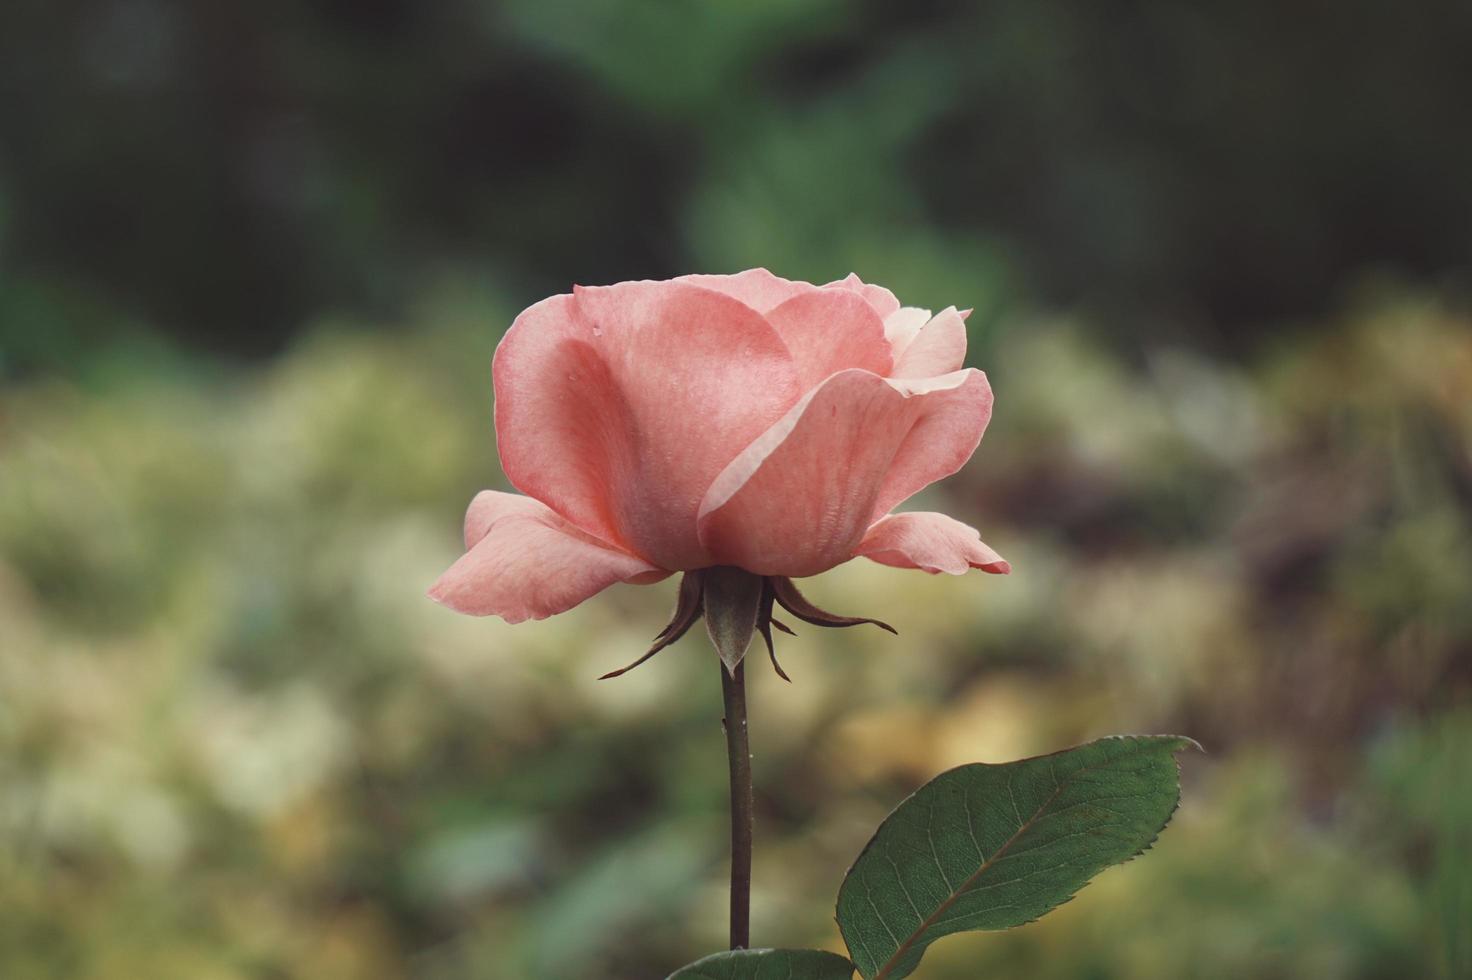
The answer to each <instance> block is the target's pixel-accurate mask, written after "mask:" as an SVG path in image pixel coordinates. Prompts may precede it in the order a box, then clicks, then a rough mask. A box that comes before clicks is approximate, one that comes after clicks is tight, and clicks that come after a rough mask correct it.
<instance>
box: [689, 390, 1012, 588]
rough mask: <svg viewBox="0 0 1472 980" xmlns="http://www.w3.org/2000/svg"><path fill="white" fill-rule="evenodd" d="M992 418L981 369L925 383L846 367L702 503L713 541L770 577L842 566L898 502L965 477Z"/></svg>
mask: <svg viewBox="0 0 1472 980" xmlns="http://www.w3.org/2000/svg"><path fill="white" fill-rule="evenodd" d="M990 414H991V389H990V388H989V387H988V386H987V383H986V376H985V375H983V374H982V373H981V372H980V371H958V372H955V373H953V374H950V375H945V376H943V377H940V378H930V379H926V380H925V381H919V382H915V381H894V380H889V379H886V378H882V377H879V376H878V375H875V374H871V373H869V372H867V371H860V370H848V371H841V372H839V373H838V374H835V375H833V376H832V377H830V378H828V379H827V380H826V381H824V382H823V384H822V385H820V386H819V387H818V388H817V389H815V390H814V391H812V392H810V393H809V394H808V395H807V396H805V397H804V398H803V400H802V401H801V402H799V403H798V404H797V405H795V406H794V407H793V408H792V409H791V410H790V411H789V412H788V413H787V414H786V415H785V416H783V418H782V420H781V421H780V422H778V423H777V424H775V425H773V426H772V427H771V428H770V429H768V430H767V431H766V432H764V433H762V435H761V437H760V438H758V439H756V440H755V441H754V442H752V444H751V445H750V446H748V447H747V448H746V449H745V450H743V451H742V452H741V454H740V455H739V456H737V457H736V458H735V459H734V460H733V461H732V462H731V464H730V465H729V466H727V467H726V468H725V469H724V470H722V471H721V474H720V475H719V476H718V477H717V478H716V479H715V481H714V482H713V483H712V484H711V487H710V490H709V491H708V492H707V493H706V495H705V499H704V501H703V502H702V503H701V506H700V537H701V541H702V542H703V543H704V544H705V546H706V548H707V549H708V550H709V552H710V553H711V555H712V556H713V557H714V558H715V560H716V561H717V562H719V563H722V564H731V565H739V566H740V567H742V568H745V569H747V570H748V571H752V572H756V573H758V574H763V575H789V576H804V575H816V574H817V573H818V572H821V571H824V570H825V569H828V568H832V567H833V566H834V565H837V564H840V563H841V562H844V561H847V560H848V559H849V558H850V557H852V555H853V552H854V548H855V547H857V546H858V544H859V541H860V540H861V539H862V538H863V536H864V532H865V531H866V530H867V529H868V528H869V526H870V525H871V524H872V523H873V522H874V521H875V519H876V518H878V517H879V516H881V515H883V514H884V513H886V512H888V511H889V510H890V508H892V507H893V506H894V505H895V504H896V503H898V502H899V499H902V497H901V498H897V499H891V498H895V495H896V494H902V495H903V497H908V496H909V495H910V494H912V493H914V492H915V491H916V490H919V489H920V488H921V487H923V486H925V485H926V484H929V483H931V482H933V481H934V480H937V479H940V478H941V477H943V476H947V475H949V474H951V473H953V472H955V471H956V470H957V469H959V468H960V466H961V464H963V463H964V462H965V461H966V459H967V457H969V456H970V455H971V453H972V451H973V450H974V449H975V448H976V444H977V442H978V441H980V439H981V433H982V431H983V430H984V429H985V428H986V423H987V419H988V418H989V416H990Z"/></svg>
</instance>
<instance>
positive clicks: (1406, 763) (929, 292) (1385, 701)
mask: <svg viewBox="0 0 1472 980" xmlns="http://www.w3.org/2000/svg"><path fill="white" fill-rule="evenodd" d="M1469 44H1472V7H1469V6H1467V5H1466V4H1464V3H1459V2H1452V0H1445V2H1442V0H1424V2H1420V3H1417V4H1412V5H1392V4H1384V3H1378V2H1370V0H1347V2H1341V3H1337V4H1332V5H1331V4H1324V3H1299V4H1283V3H1279V2H1269V0H1245V2H1237V3H1228V2H1225V0H1224V2H1219V3H1211V2H1202V3H1180V2H1178V0H1140V2H1120V3H1110V4H1094V5H1089V4H1072V3H1063V2H1059V0H991V2H984V3H961V2H947V0H911V2H907V3H903V4H899V3H885V2H881V0H869V2H862V3H847V2H842V0H711V2H694V0H633V2H613V0H588V2H579V3H573V2H569V0H446V2H441V3H415V2H413V0H354V2H349V0H320V2H305V0H299V2H290V0H276V2H263V3H256V4H231V3H190V2H186V0H78V2H75V3H62V4H58V3H55V2H50V0H6V2H5V3H4V4H3V6H0V976H3V977H5V978H8V980H52V978H55V980H63V978H66V980H70V978H86V980H124V978H126V980H136V978H140V977H148V978H165V980H169V978H183V980H246V978H251V980H277V978H282V980H285V978H298V977H301V978H313V980H324V978H326V980H330V978H339V977H340V978H368V980H372V978H401V977H415V978H421V977H422V978H429V980H441V978H443V980H461V978H467V980H468V978H477V980H487V978H489V980H523V978H534V980H541V978H550V980H644V978H651V977H660V976H664V975H665V974H666V973H668V972H669V971H670V970H672V969H673V968H675V967H676V966H678V965H680V964H682V963H684V962H686V961H688V960H690V959H693V958H695V957H696V956H698V955H701V954H704V953H707V952H711V951H714V950H716V949H719V948H721V946H722V945H723V942H724V922H725V918H724V903H725V894H724V875H725V864H724V862H725V854H724V847H725V820H726V815H725V793H726V788H725V776H724V759H723V755H722V753H723V745H722V739H721V733H720V728H719V724H718V718H719V714H720V709H719V703H720V697H719V683H718V681H717V675H716V667H715V662H714V660H713V659H712V656H711V654H710V652H709V651H708V649H706V648H705V647H704V646H703V645H702V644H701V642H699V640H698V639H697V638H695V637H693V636H692V638H690V639H687V640H686V641H683V642H682V643H680V644H679V645H678V646H676V647H675V648H673V649H672V650H670V651H667V652H666V653H664V654H662V655H661V656H660V657H659V658H658V659H657V660H656V661H654V662H652V663H651V664H649V665H647V666H645V667H642V668H640V669H639V670H638V671H635V672H634V673H633V674H631V675H629V676H627V677H624V678H622V679H620V680H618V681H615V682H605V683H599V682H596V681H595V680H594V678H595V677H596V676H597V675H598V674H600V673H602V672H603V671H605V670H608V669H610V668H612V667H615V666H619V665H621V664H623V663H625V662H626V661H627V660H629V659H631V658H632V657H633V656H634V655H636V654H637V653H639V652H640V651H642V649H643V648H644V646H645V644H646V643H647V641H648V639H649V637H650V636H651V635H652V634H653V633H654V632H655V631H656V630H657V629H658V628H659V627H660V626H661V625H662V624H663V622H664V617H665V616H666V615H667V613H668V610H669V607H670V606H671V604H672V601H673V588H674V586H673V584H672V583H669V582H667V583H664V584H662V585H659V586H655V587H651V588H644V589H639V588H632V587H619V588H616V589H614V590H611V591H610V592H608V593H606V594H604V595H603V596H600V597H598V598H597V599H596V600H594V601H591V602H589V603H587V604H586V605H584V606H582V607H580V608H578V609H576V610H574V611H573V612H571V613H569V614H567V615H564V616H561V617H558V618H556V619H554V620H550V621H547V622H545V623H541V624H526V625H522V626H518V627H507V626H505V625H504V624H501V623H500V622H499V621H480V620H471V619H467V618H461V617H458V616H455V615H453V614H451V613H449V612H447V611H445V610H443V609H440V608H439V607H437V606H435V605H433V604H432V603H430V602H429V601H428V600H426V599H425V598H424V596H423V591H424V589H425V587H426V586H427V585H428V584H429V583H430V582H431V581H432V580H433V579H434V577H435V576H436V575H437V574H438V572H439V571H440V570H441V569H442V568H443V567H445V566H446V565H447V564H448V563H449V562H450V561H451V560H452V559H453V558H454V557H455V555H456V554H457V552H458V550H459V540H458V538H459V521H460V516H461V512H462V508H463V506H464V505H465V503H466V502H467V501H468V500H469V498H470V497H471V495H472V494H473V493H474V492H475V491H476V490H478V489H481V488H483V487H504V486H505V483H504V477H503V476H502V474H501V473H500V472H499V471H498V469H497V466H496V456H495V447H494V442H493V438H492V433H491V427H490V419H491V400H490V385H489V372H488V366H489V358H490V354H491V351H492V349H493V348H494V345H495V344H496V342H497V340H498V338H499V336H500V334H501V332H502V331H503V330H504V329H505V328H506V326H507V325H508V324H509V323H510V322H511V320H512V318H513V317H514V315H515V314H516V312H517V311H518V310H520V309H521V308H522V307H524V306H526V305H528V304H529V303H531V302H533V301H535V300H536V299H539V298H541V297H542V296H544V295H547V294H549V293H553V292H561V291H565V290H566V289H567V288H568V287H569V286H570V285H571V284H572V283H574V282H581V283H602V282H610V281H614V280H618V279H622V278H641V277H664V276H668V275H674V274H679V273H682V272H688V271H736V270H739V269H742V268H745V267H748V266H753V265H766V266H768V267H770V268H772V269H774V270H775V271H777V272H779V273H781V274H784V275H787V276H789V277H793V278H807V279H813V280H816V281H826V280H829V279H833V278H837V277H840V276H842V275H844V274H846V273H848V272H849V271H857V272H858V273H859V274H860V275H862V276H864V277H865V278H867V279H870V280H874V281H879V282H882V283H885V284H887V285H890V286H891V287H893V288H894V289H895V290H896V292H898V293H899V295H900V297H901V298H902V299H903V300H904V301H905V302H907V303H909V304H912V305H919V306H926V307H932V308H940V307H943V306H946V305H949V304H955V305H957V306H961V307H967V306H971V307H975V308H976V310H977V313H976V314H975V315H974V316H973V317H972V318H971V320H970V322H969V327H970V328H971V357H970V362H971V363H972V364H974V365H976V366H979V367H983V368H985V369H986V370H987V371H988V372H989V374H990V376H991V378H992V381H993V385H994V387H995V389H996V392H997V411H996V416H995V420H994V422H993V425H992V429H991V431H990V432H989V433H988V435H987V437H986V439H985V441H984V442H983V444H982V446H981V449H980V451H979V452H978V454H977V456H976V457H975V459H974V460H973V462H972V463H971V464H970V465H969V466H968V467H967V469H966V470H965V471H964V472H963V473H962V474H960V475H958V476H957V477H955V478H953V479H951V480H949V481H947V482H946V483H945V484H943V485H942V486H940V487H937V488H934V489H933V490H932V491H929V492H928V494H927V496H926V497H925V498H924V499H921V500H919V501H917V503H918V504H920V505H922V506H929V505H935V506H939V507H941V508H943V509H945V510H947V511H949V512H950V513H953V514H956V515H957V516H960V517H962V518H963V519H966V520H968V521H969V522H971V523H973V524H975V525H977V526H978V527H980V528H981V529H982V531H983V534H984V536H985V537H986V539H987V540H988V541H989V542H991V543H992V544H994V545H995V546H996V547H997V548H998V549H999V550H1001V551H1002V553H1003V554H1005V555H1006V556H1007V557H1008V558H1010V559H1011V561H1012V562H1013V564H1014V567H1015V571H1014V573H1013V574H1012V575H1011V576H1009V577H1006V578H997V577H988V576H982V575H980V574H973V575H971V576H968V577H965V578H962V579H951V578H949V577H938V578H931V577H928V576H925V575H922V574H919V573H915V572H900V571H896V570H893V569H887V568H882V567H880V566H876V565H871V564H868V563H865V562H855V563H853V564H851V565H849V566H844V567H842V568H840V569H837V570H835V571H833V572H831V573H829V574H827V575H825V576H822V577H821V578H819V579H816V580H814V581H812V583H811V586H810V591H811V592H812V593H813V594H814V596H815V597H816V598H819V599H821V600H824V601H826V604H829V605H831V607H832V608H835V609H837V610H840V611H855V612H862V613H865V614H868V615H877V616H880V617H882V618H885V619H888V620H890V621H892V622H894V623H895V624H896V625H897V626H898V627H899V629H900V632H901V636H900V638H899V639H894V638H892V637H890V636H888V635H887V634H882V633H879V632H877V631H873V632H862V631H845V632H843V633H840V634H836V635H832V634H824V635H815V634H816V633H817V632H818V631H814V630H805V631H802V635H801V636H800V637H798V638H796V639H785V640H784V641H783V646H782V654H783V658H784V662H785V665H786V667H787V669H788V670H789V672H790V673H791V674H792V676H793V678H794V680H795V683H793V684H792V685H790V686H789V685H787V684H784V683H782V682H780V681H778V680H777V679H776V678H775V677H773V676H772V675H771V674H770V673H769V672H767V671H766V670H765V667H764V665H763V666H762V669H758V670H756V671H754V673H753V679H752V688H753V692H752V697H753V699H754V701H753V706H752V719H753V726H754V749H755V753H756V776H757V784H758V788H757V806H758V819H759V828H758V854H757V884H756V896H755V913H754V914H755V924H754V935H755V937H756V938H757V940H758V941H759V942H760V943H762V944H769V945H798V944H815V945H824V946H827V947H828V948H831V949H840V948H841V946H839V944H838V937H837V934H836V931H835V928H834V926H833V924H832V918H831V909H832V904H831V903H832V900H833V896H834V894H835V892H836V889H837V885H838V882H839V880H840V878H841V876H842V873H843V871H844V869H845V868H846V867H847V865H848V863H849V861H850V860H851V859H852V858H853V857H854V856H855V855H856V854H857V852H858V850H859V848H860V847H861V845H862V844H863V842H864V841H865V839H866V838H867V837H868V835H869V834H870V833H871V832H872V830H873V828H874V827H875V826H876V824H877V823H878V821H879V820H880V819H881V818H882V817H883V816H884V814H885V813H886V812H887V811H888V810H889V809H890V808H891V807H892V806H893V805H894V804H895V803H897V802H898V801H899V800H900V799H901V798H902V797H903V796H904V795H906V794H907V793H908V792H910V791H911V790H912V789H914V788H915V787H916V786H917V785H918V784H919V783H921V782H923V781H924V780H925V779H927V778H928V777H930V776H931V775H933V774H935V773H936V772H938V771H939V770H941V769H943V768H946V767H949V766H952V765H955V764H958V763H962V762H968V761H974V760H986V761H1003V760H1007V759H1011V758H1015V757H1019V756H1022V755H1027V754H1033V753H1037V752H1043V751H1050V750H1053V749H1057V748H1061V747H1064V746H1067V745H1069V744H1071V743H1074V742H1078V741H1082V740H1085V739H1088V738H1091V737H1093V736H1097V735H1101V734H1106V733H1113V732H1128V731H1148V732H1156V731H1169V732H1182V733H1186V734H1189V735H1193V736H1195V737H1196V738H1197V739H1199V740H1200V741H1201V742H1202V743H1203V744H1204V745H1205V746H1206V748H1207V750H1208V751H1207V753H1206V754H1204V755H1191V756H1189V757H1187V758H1186V759H1185V760H1184V780H1185V801H1184V804H1183V806H1182V808H1181V810H1180V812H1179V813H1178V815H1177V817H1176V820H1175V822H1174V824H1173V825H1172V827H1171V829H1170V830H1169V832H1168V833H1167V834H1166V835H1165V836H1164V837H1163V838H1162V840H1161V841H1160V843H1159V844H1158V845H1157V846H1156V848H1155V849H1154V850H1153V851H1152V852H1151V853H1150V854H1149V855H1148V858H1147V859H1145V860H1141V861H1137V862H1133V863H1131V864H1129V865H1127V866H1125V867H1123V868H1119V869H1115V870H1112V871H1109V872H1107V873H1106V874H1104V875H1103V876H1102V877H1101V878H1100V879H1099V880H1098V881H1096V882H1095V883H1094V884H1092V885H1090V886H1089V887H1088V888H1087V889H1085V891H1084V892H1083V893H1082V894H1081V895H1080V896H1079V897H1078V898H1077V899H1075V900H1074V901H1073V902H1071V903H1070V904H1068V905H1066V906H1065V907H1063V908H1062V909H1060V910H1059V911H1057V912H1056V913H1054V914H1052V915H1050V916H1049V917H1047V918H1046V919H1045V920H1043V921H1042V922H1040V923H1037V924H1034V925H1031V926H1028V927H1025V928H1023V929H1020V930H1016V931H1014V932H1011V933H1007V934H996V935H975V936H966V937H956V938H952V939H947V940H945V941H944V942H942V943H940V944H938V945H937V946H936V947H935V948H934V949H933V950H932V952H931V953H930V954H929V956H928V957H927V960H926V963H925V965H924V967H923V968H922V971H921V972H922V973H923V975H924V976H925V977H927V978H935V980H944V978H955V980H962V978H968V980H969V978H974V977H978V976H986V977H997V978H1004V977H1024V976H1025V977H1029V978H1042V980H1051V978H1058V980H1062V978H1070V980H1114V978H1119V980H1124V978H1131V980H1138V978H1187V977H1190V978H1198V977H1199V978H1243V977H1253V978H1269V980H1271V978H1304V977H1312V978H1316V980H1318V978H1323V980H1334V978H1403V977H1440V978H1464V977H1468V976H1472V778H1469V774H1472V769H1469V762H1468V759H1469V757H1472V516H1469V515H1472V316H1469V283H1472V280H1469V269H1472V179H1469V175H1472V126H1469V125H1468V118H1469V117H1468V106H1469V105H1472V58H1469V57H1468V56H1467V52H1468V50H1469ZM758 663H760V661H758Z"/></svg>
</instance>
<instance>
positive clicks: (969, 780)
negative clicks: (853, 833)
mask: <svg viewBox="0 0 1472 980" xmlns="http://www.w3.org/2000/svg"><path fill="white" fill-rule="evenodd" d="M1189 744H1192V743H1191V742H1190V740H1189V739H1184V738H1179V737H1176V736H1151V737H1140V736H1133V737H1122V738H1108V739H1101V740H1099V741H1097V742H1091V743H1089V744H1088V745H1083V746H1079V747H1078V748H1074V749H1069V750H1067V751H1065V752H1058V753H1054V754H1053V755H1045V756H1040V757H1038V758H1035V759H1026V760H1023V761H1021V762H1011V763H1006V764H1004V765H987V764H984V763H976V764H973V765H969V766H962V767H960V768H958V769H952V770H951V771H950V772H947V773H943V774H942V775H940V776H937V777H936V778H935V779H933V780H931V781H930V782H929V783H926V784H925V785H924V786H922V787H921V788H920V789H919V790H918V791H916V793H915V794H914V795H913V796H911V797H910V798H909V799H907V800H905V802H903V803H901V804H900V805H899V807H898V808H897V809H896V810H895V811H894V813H892V814H890V816H889V818H888V819H886V820H885V821H884V823H883V824H882V825H881V826H880V828H879V831H878V833H876V834H875V835H874V839H873V840H871V841H870V842H869V844H868V846H867V847H865V848H864V852H863V853H862V854H860V855H859V859H858V860H857V861H855V862H854V866H853V867H852V868H851V869H850V870H849V873H848V876H847V877H846V878H845V879H844V881H843V887H842V888H841V889H840V890H839V893H838V925H839V928H841V929H842V930H843V938H844V940H845V942H847V943H848V947H849V952H850V953H851V954H852V955H853V958H854V962H855V963H856V964H857V965H858V969H859V972H860V973H861V974H862V975H863V976H864V977H865V978H866V980H875V978H885V977H888V978H892V980H899V978H900V977H907V976H909V975H910V974H911V973H912V972H914V970H915V967H916V966H917V965H918V964H919V962H920V957H921V956H922V955H924V952H925V948H926V947H927V946H929V945H930V944H931V943H933V942H935V940H937V939H939V938H941V937H942V936H947V935H950V934H952V933H956V932H969V931H972V930H989V929H1008V928H1011V927H1013V926H1019V925H1022V924H1024V923H1027V922H1031V921H1032V920H1033V919H1036V918H1038V917H1039V916H1041V915H1042V914H1043V913H1045V912H1047V911H1048V910H1050V909H1052V908H1054V907H1056V906H1058V905H1060V904H1062V903H1063V902H1066V901H1068V899H1070V898H1072V897H1073V895H1074V893H1075V892H1077V891H1078V890H1079V889H1080V888H1082V887H1083V886H1084V884H1085V883H1087V882H1088V880H1089V879H1090V878H1092V877H1093V876H1094V875H1096V874H1098V873H1099V872H1100V871H1102V870H1103V869H1104V868H1107V867H1109V866H1110V865H1112V864H1118V863H1120V862H1121V861H1127V860H1129V859H1130V858H1132V857H1134V856H1135V855H1137V854H1139V853H1140V852H1141V851H1143V850H1145V849H1146V848H1147V847H1149V846H1150V845H1151V844H1152V843H1153V842H1154V840H1155V838H1156V835H1158V834H1159V833H1160V831H1161V829H1162V828H1164V827H1165V824H1166V822H1167V821H1168V820H1169V819H1170V816H1171V814H1172V813H1174V812H1175V808H1176V804H1177V803H1178V802H1179V800H1180V786H1179V782H1178V777H1177V769H1176V763H1175V753H1176V752H1178V751H1180V750H1181V749H1183V748H1185V747H1186V746H1187V745H1189Z"/></svg>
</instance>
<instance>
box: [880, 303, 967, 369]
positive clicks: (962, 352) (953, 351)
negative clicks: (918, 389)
mask: <svg viewBox="0 0 1472 980" xmlns="http://www.w3.org/2000/svg"><path fill="white" fill-rule="evenodd" d="M965 361H966V321H965V320H963V319H962V318H961V314H959V313H957V312H956V308H955V307H954V306H950V307H947V308H946V309H944V310H942V311H941V312H940V313H939V314H938V315H936V317H935V318H934V319H933V320H930V321H929V322H928V323H926V324H925V325H924V326H923V327H921V328H920V330H919V332H918V333H916V334H915V337H914V339H913V340H911V341H910V343H909V344H907V345H906V346H905V349H904V352H903V353H902V354H901V355H900V356H899V357H898V358H897V359H896V361H895V366H894V371H893V372H892V373H891V376H892V377H896V378H933V377H935V376H936V375H938V374H950V373H951V372H952V371H959V370H960V369H961V365H962V364H963V363H965Z"/></svg>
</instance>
